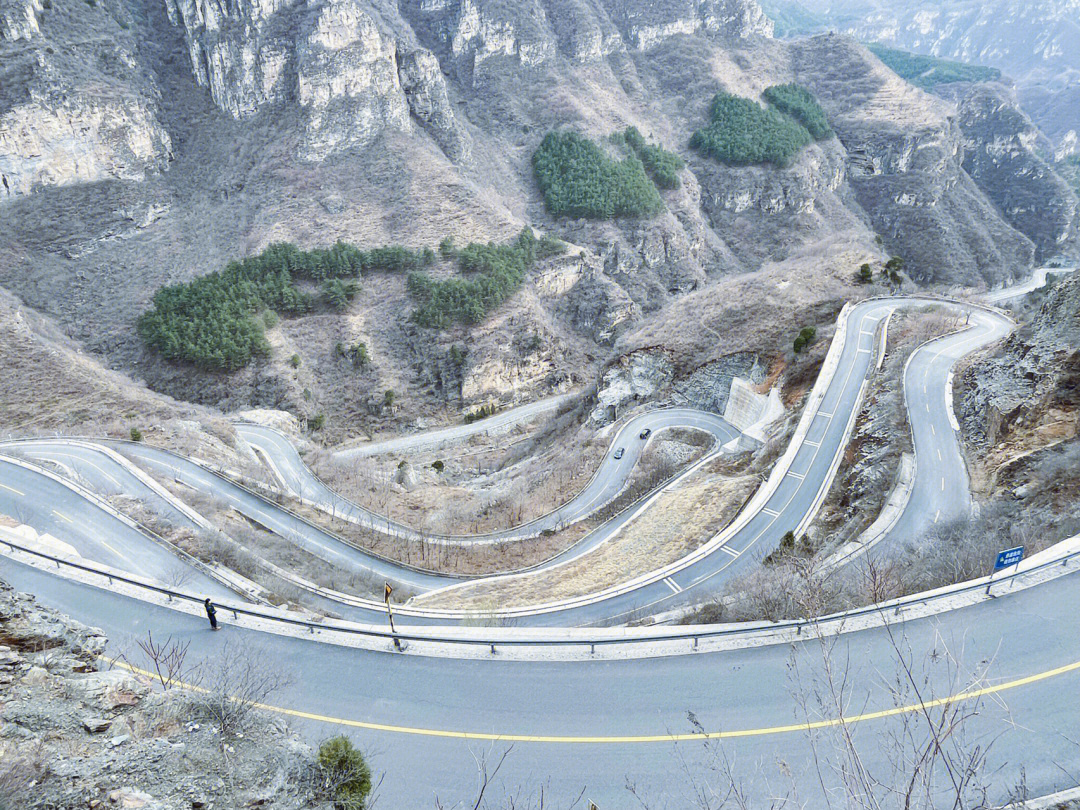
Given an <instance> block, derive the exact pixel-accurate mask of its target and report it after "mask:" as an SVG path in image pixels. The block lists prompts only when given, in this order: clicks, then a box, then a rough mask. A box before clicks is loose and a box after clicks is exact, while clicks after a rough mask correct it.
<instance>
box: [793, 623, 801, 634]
mask: <svg viewBox="0 0 1080 810" xmlns="http://www.w3.org/2000/svg"><path fill="white" fill-rule="evenodd" d="M795 635H797V636H801V635H802V624H797V625H795Z"/></svg>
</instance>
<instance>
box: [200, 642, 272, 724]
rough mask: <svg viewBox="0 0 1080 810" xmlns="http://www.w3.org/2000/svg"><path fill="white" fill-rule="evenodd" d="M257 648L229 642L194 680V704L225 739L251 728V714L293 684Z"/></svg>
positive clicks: (201, 668) (201, 669)
mask: <svg viewBox="0 0 1080 810" xmlns="http://www.w3.org/2000/svg"><path fill="white" fill-rule="evenodd" d="M279 663H280V662H278V661H275V660H272V659H270V658H269V657H268V656H267V655H266V654H265V653H264V652H263V651H261V650H258V649H256V648H254V647H250V646H247V645H246V644H242V643H239V642H236V641H234V640H232V639H228V640H226V641H225V642H224V643H223V644H222V645H221V649H220V650H219V651H218V652H217V654H216V656H215V657H214V658H212V659H206V660H204V661H203V662H202V664H201V666H200V668H199V677H198V678H196V680H195V685H196V689H197V691H196V692H195V693H194V696H193V702H194V705H195V706H196V708H197V709H198V710H199V711H201V712H202V713H203V714H204V716H205V717H206V718H207V719H208V720H210V721H211V722H212V723H213V724H214V726H215V727H216V728H217V730H218V731H219V732H220V733H221V735H222V736H224V737H229V736H234V735H236V734H238V733H240V732H242V731H243V730H244V728H245V727H246V726H247V725H248V723H249V721H250V718H251V714H252V712H253V711H254V710H255V709H257V708H258V707H259V706H260V705H261V704H263V703H265V702H266V700H267V699H268V698H270V696H272V695H273V694H275V693H276V692H279V691H281V690H282V689H284V688H286V687H287V686H288V685H289V684H290V683H291V678H290V676H289V674H288V673H287V672H285V671H283V670H282V669H280V667H279Z"/></svg>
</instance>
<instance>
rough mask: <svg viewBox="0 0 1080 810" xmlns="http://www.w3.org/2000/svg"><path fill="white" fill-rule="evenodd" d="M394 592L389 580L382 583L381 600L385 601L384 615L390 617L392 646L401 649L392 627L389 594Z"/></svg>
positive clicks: (392, 614) (392, 613)
mask: <svg viewBox="0 0 1080 810" xmlns="http://www.w3.org/2000/svg"><path fill="white" fill-rule="evenodd" d="M393 592H394V589H393V588H392V587H391V586H390V583H389V582H384V583H383V601H384V602H385V603H386V616H387V618H389V619H390V635H391V637H393V639H394V646H395V647H396V648H397V649H398V651H399V652H400V651H401V642H400V641H399V640H398V637H397V631H396V630H395V629H394V611H393V609H392V608H391V607H390V594H392V593H393Z"/></svg>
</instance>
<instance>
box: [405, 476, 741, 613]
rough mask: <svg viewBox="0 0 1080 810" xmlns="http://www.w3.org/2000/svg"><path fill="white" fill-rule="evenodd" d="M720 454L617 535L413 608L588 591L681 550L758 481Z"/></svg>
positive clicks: (715, 525)
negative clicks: (572, 555)
mask: <svg viewBox="0 0 1080 810" xmlns="http://www.w3.org/2000/svg"><path fill="white" fill-rule="evenodd" d="M733 466H734V465H733V464H732V462H730V461H727V460H724V459H719V460H717V461H715V462H711V463H710V464H707V465H706V466H705V467H704V468H703V469H702V470H699V471H698V472H695V473H694V474H693V475H691V476H690V477H689V478H687V479H686V480H685V481H683V482H681V483H680V484H678V485H677V486H675V487H673V488H672V489H671V490H669V491H667V492H665V493H663V494H662V495H661V496H660V497H659V498H658V499H657V500H656V501H654V503H653V505H652V506H651V507H650V508H649V509H648V510H647V511H646V512H645V513H644V514H643V515H642V516H641V517H640V518H638V519H637V520H635V521H634V522H632V523H631V524H630V525H629V526H628V527H626V528H625V529H624V530H623V531H622V532H620V533H619V534H618V535H617V536H616V537H614V538H613V539H611V540H609V541H608V542H606V543H604V544H603V545H601V546H599V547H598V548H596V549H594V550H593V551H591V552H589V553H588V554H585V555H583V556H582V557H580V558H579V559H576V560H572V561H571V562H569V563H566V564H565V565H561V566H558V567H557V568H553V569H549V570H546V571H542V572H539V573H537V574H524V575H521V576H517V577H514V578H511V579H505V580H500V581H480V582H476V583H473V584H471V585H468V586H465V587H461V588H456V589H455V590H453V591H449V592H446V593H443V594H435V595H433V596H431V597H425V596H420V597H418V598H417V599H415V600H413V604H415V605H416V606H418V607H420V606H423V607H443V608H461V609H473V610H490V609H491V608H492V606H497V607H499V608H510V607H520V606H524V605H531V604H539V603H543V602H548V601H552V600H555V599H567V598H571V597H575V596H582V595H585V594H589V593H593V592H595V591H597V590H600V589H602V588H606V587H609V586H612V585H616V584H618V583H620V582H626V581H628V580H630V579H633V578H634V577H636V576H639V575H641V574H645V573H647V572H649V571H653V570H655V569H656V568H659V567H661V566H663V565H666V564H668V563H671V562H674V561H676V560H678V559H680V558H681V557H684V556H685V555H686V554H688V553H689V552H691V551H693V550H694V549H696V548H697V547H698V546H700V545H701V544H702V543H704V542H705V541H706V540H708V539H709V538H711V537H713V536H714V535H715V534H716V533H717V532H718V531H720V530H721V529H722V528H723V527H724V526H725V525H727V524H728V523H729V522H730V521H731V520H732V519H733V518H734V517H735V515H736V514H737V513H738V510H739V508H740V507H741V506H742V505H743V503H745V501H746V499H747V498H748V497H749V495H750V493H751V492H753V490H754V488H755V487H756V486H757V485H758V483H759V479H758V477H757V476H756V475H752V474H746V473H745V472H744V473H743V474H733V472H734V471H733V469H732V467H733Z"/></svg>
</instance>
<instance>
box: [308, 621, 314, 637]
mask: <svg viewBox="0 0 1080 810" xmlns="http://www.w3.org/2000/svg"><path fill="white" fill-rule="evenodd" d="M307 629H308V632H309V633H311V635H315V625H313V624H309V625H308V626H307Z"/></svg>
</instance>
